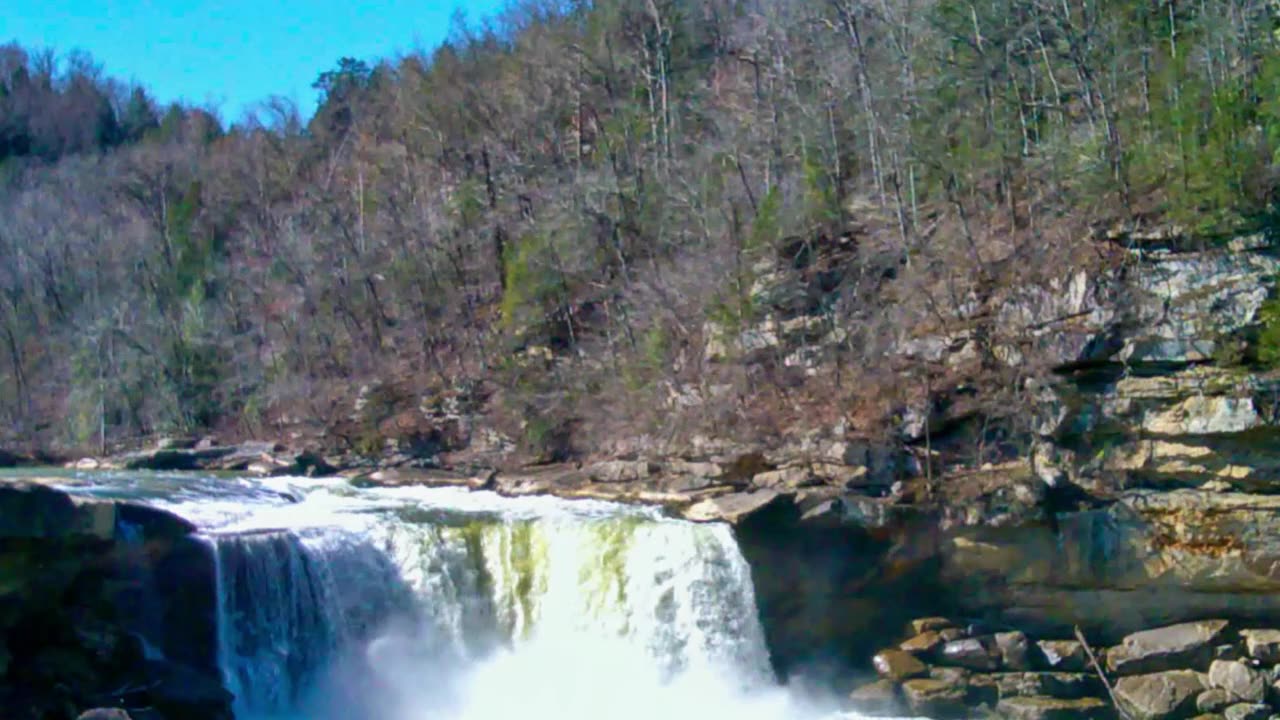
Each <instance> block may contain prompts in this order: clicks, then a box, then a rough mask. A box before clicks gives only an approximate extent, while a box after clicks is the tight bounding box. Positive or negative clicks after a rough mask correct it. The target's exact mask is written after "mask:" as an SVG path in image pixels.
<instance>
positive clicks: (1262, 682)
mask: <svg viewBox="0 0 1280 720" xmlns="http://www.w3.org/2000/svg"><path fill="white" fill-rule="evenodd" d="M1209 685H1210V686H1211V687H1215V688H1219V689H1222V690H1225V691H1226V693H1227V697H1228V698H1229V699H1230V700H1231V702H1234V703H1260V702H1262V701H1263V700H1264V699H1266V692H1267V676H1266V674H1264V673H1263V672H1262V671H1261V670H1255V669H1253V668H1251V667H1249V666H1248V665H1245V664H1244V663H1242V662H1238V661H1235V660H1214V661H1213V663H1212V664H1211V665H1210V666H1209Z"/></svg>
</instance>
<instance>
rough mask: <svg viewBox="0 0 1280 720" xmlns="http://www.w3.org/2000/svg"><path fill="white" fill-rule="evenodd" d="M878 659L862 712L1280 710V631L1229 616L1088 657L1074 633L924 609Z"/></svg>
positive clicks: (1083, 718) (1091, 714) (860, 694)
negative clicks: (998, 625) (955, 618)
mask: <svg viewBox="0 0 1280 720" xmlns="http://www.w3.org/2000/svg"><path fill="white" fill-rule="evenodd" d="M873 664H874V666H875V669H876V672H877V674H878V675H879V676H880V679H879V680H876V681H874V682H871V683H868V684H866V685H863V686H862V687H859V688H858V689H857V690H855V691H854V692H853V693H852V694H851V696H850V702H851V704H852V705H853V708H854V709H855V710H857V711H858V712H860V713H862V714H865V715H903V714H911V715H918V716H925V717H930V718H961V717H972V716H977V715H992V714H994V715H996V716H998V717H1005V718H1011V719H1013V720H1094V719H1098V720H1110V719H1113V718H1116V717H1122V718H1127V719H1128V720H1187V719H1189V718H1196V720H1280V717H1277V716H1276V714H1275V711H1274V710H1273V706H1274V707H1280V666H1278V664H1280V630H1265V629H1243V630H1240V631H1238V632H1233V631H1232V629H1231V628H1230V626H1229V623H1228V622H1227V621H1225V620H1202V621H1196V622H1188V623H1181V624H1177V625H1170V626H1167V627H1162V628H1157V629H1153V630H1145V631H1142V632H1137V633H1134V634H1132V635H1129V636H1127V637H1125V638H1124V639H1123V640H1122V641H1121V643H1120V644H1119V645H1117V646H1115V647H1112V648H1108V649H1105V650H1103V649H1099V650H1098V651H1097V652H1096V655H1092V656H1091V654H1090V652H1089V650H1088V648H1086V647H1085V646H1084V645H1082V644H1081V643H1080V642H1079V641H1077V640H1071V639H1040V640H1033V639H1032V638H1030V637H1028V636H1027V635H1026V634H1025V633H1023V632H1019V631H1009V632H990V631H988V630H987V629H985V628H983V627H980V626H977V625H969V626H961V625H960V624H958V623H954V622H952V621H950V620H948V619H945V618H920V619H918V620H915V621H913V622H912V623H911V626H910V627H909V628H908V632H907V637H906V639H904V640H903V641H902V642H901V643H900V644H899V645H898V646H897V647H893V648H886V649H885V650H882V651H881V652H879V653H877V654H876V656H875V657H874V658H873ZM1100 671H1101V672H1100ZM1104 676H1105V677H1106V678H1107V680H1106V681H1105V682H1104V680H1103V677H1104Z"/></svg>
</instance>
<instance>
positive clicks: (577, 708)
mask: <svg viewBox="0 0 1280 720" xmlns="http://www.w3.org/2000/svg"><path fill="white" fill-rule="evenodd" d="M68 489H70V490H73V491H75V492H78V493H90V494H97V495H105V496H115V497H122V498H128V499H131V500H135V501H143V502H147V503H149V504H152V505H155V506H158V507H163V508H165V509H167V510H170V511H172V512H174V513H176V514H178V515H181V516H183V517H185V518H187V519H189V520H191V521H192V522H194V523H195V524H196V525H197V526H198V527H199V528H200V529H201V533H202V536H203V537H204V538H206V539H207V541H208V542H209V543H210V545H211V546H212V548H213V552H214V557H215V558H216V563H217V580H218V622H219V628H218V633H219V662H220V666H221V668H222V673H223V677H224V681H225V683H226V686H227V688H228V689H229V690H230V691H231V692H232V693H233V694H234V695H235V703H234V711H235V715H236V718H237V720H337V719H338V718H343V719H344V720H352V719H355V720H375V719H376V720H511V718H516V717H519V718H530V719H533V720H538V719H541V718H556V719H557V720H602V719H604V718H615V719H617V720H642V719H643V720H653V719H654V718H661V719H662V720H684V719H686V718H688V719H689V720H693V719H694V718H697V719H698V720H705V719H706V718H708V717H729V716H732V717H734V718H735V720H814V719H815V718H837V717H852V716H849V715H843V714H840V713H838V712H836V711H835V708H836V707H837V704H836V703H835V701H834V700H833V699H832V698H824V697H815V696H814V695H813V694H812V693H804V694H802V693H799V692H796V691H794V690H792V689H788V688H786V687H783V686H780V685H779V684H778V683H777V681H776V680H775V678H774V675H773V672H772V670H771V669H770V663H769V653H768V649H767V646H766V644H765V640H764V633H763V631H762V628H761V625H760V621H759V618H758V613H757V610H756V604H755V596H754V591H753V588H752V582H751V573H750V568H749V567H748V565H747V562H746V560H745V559H744V558H743V556H742V553H741V552H740V551H739V549H738V545H737V543H736V542H735V540H734V538H733V534H732V531H731V529H730V528H729V527H728V526H726V525H723V524H714V523H713V524H695V523H690V522H687V521H683V520H677V519H673V518H669V517H665V516H663V515H662V514H661V513H660V512H659V511H658V510H657V509H653V508H643V507H635V506H625V505H618V504H613V503H606V502H600V501H590V500H582V501H569V500H561V499H555V498H549V497H528V498H505V497H501V496H498V495H496V494H494V493H489V492H483V491H468V490H465V489H461V488H417V487H415V488H360V487H356V486H354V485H352V484H350V483H348V482H347V481H345V480H340V479H333V480H312V479H305V478H271V479H250V478H243V477H237V478H228V477H222V478H213V477H193V476H160V475H138V474H126V473H120V474H112V475H109V476H104V475H101V474H99V475H97V476H94V477H93V478H92V480H91V481H88V482H79V483H72V484H69V486H68Z"/></svg>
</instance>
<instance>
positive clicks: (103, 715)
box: [76, 708, 132, 720]
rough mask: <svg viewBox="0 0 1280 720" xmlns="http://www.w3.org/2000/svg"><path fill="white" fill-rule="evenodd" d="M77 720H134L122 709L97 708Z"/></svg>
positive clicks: (82, 714)
mask: <svg viewBox="0 0 1280 720" xmlns="http://www.w3.org/2000/svg"><path fill="white" fill-rule="evenodd" d="M76 720H132V718H130V717H129V713H127V712H125V711H124V710H121V709H120V708H95V709H93V710H85V711H84V712H82V713H80V715H79V717H77V718H76Z"/></svg>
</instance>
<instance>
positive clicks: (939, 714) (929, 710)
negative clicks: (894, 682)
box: [902, 678, 969, 718]
mask: <svg viewBox="0 0 1280 720" xmlns="http://www.w3.org/2000/svg"><path fill="white" fill-rule="evenodd" d="M902 696H903V698H904V699H905V700H906V703H907V707H908V708H910V709H911V712H913V713H915V714H917V715H922V716H925V717H929V718H951V717H963V716H965V715H967V714H968V710H969V707H968V703H967V702H966V701H967V698H968V696H969V689H968V688H967V687H966V686H964V685H955V684H952V683H949V682H947V681H945V680H935V679H933V678H921V679H916V680H908V681H906V682H904V683H903V684H902Z"/></svg>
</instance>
